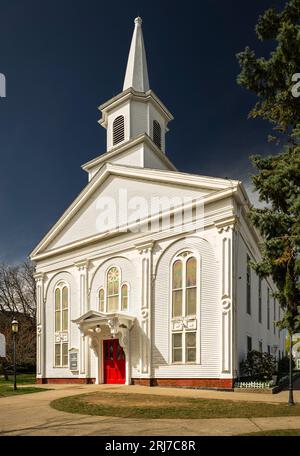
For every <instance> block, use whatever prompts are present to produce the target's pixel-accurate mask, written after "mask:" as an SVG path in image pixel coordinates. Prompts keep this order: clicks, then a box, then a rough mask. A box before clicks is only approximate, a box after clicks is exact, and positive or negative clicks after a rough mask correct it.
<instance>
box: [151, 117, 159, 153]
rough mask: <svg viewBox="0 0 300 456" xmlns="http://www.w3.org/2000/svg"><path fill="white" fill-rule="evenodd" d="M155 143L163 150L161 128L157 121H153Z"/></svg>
mask: <svg viewBox="0 0 300 456" xmlns="http://www.w3.org/2000/svg"><path fill="white" fill-rule="evenodd" d="M153 142H154V144H156V145H157V147H158V148H159V149H161V127H160V125H159V123H158V122H157V120H153Z"/></svg>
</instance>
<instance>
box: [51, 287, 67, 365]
mask: <svg viewBox="0 0 300 456" xmlns="http://www.w3.org/2000/svg"><path fill="white" fill-rule="evenodd" d="M54 296H55V361H54V364H55V367H67V366H68V348H69V345H68V339H69V337H68V330H69V288H68V286H67V284H66V283H65V282H60V283H58V284H57V285H56V287H55V292H54Z"/></svg>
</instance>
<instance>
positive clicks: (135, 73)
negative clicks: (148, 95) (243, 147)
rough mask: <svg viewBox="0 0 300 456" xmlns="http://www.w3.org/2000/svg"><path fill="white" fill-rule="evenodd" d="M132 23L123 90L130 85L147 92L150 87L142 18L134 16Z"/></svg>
mask: <svg viewBox="0 0 300 456" xmlns="http://www.w3.org/2000/svg"><path fill="white" fill-rule="evenodd" d="M134 23H135V27H134V31H133V36H132V40H131V46H130V51H129V56H128V61H127V68H126V74H125V79H124V85H123V90H126V89H128V88H130V87H132V88H133V89H134V90H136V91H138V92H147V91H148V90H149V88H150V87H149V78H148V69H147V60H146V51H145V46H144V39H143V32H142V19H141V18H140V17H136V18H135V20H134Z"/></svg>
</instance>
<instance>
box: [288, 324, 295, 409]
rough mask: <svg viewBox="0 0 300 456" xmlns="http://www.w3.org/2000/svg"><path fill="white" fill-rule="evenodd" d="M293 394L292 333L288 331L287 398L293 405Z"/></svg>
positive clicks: (289, 403)
mask: <svg viewBox="0 0 300 456" xmlns="http://www.w3.org/2000/svg"><path fill="white" fill-rule="evenodd" d="M294 404H295V402H294V395H293V334H292V333H290V362H289V400H288V405H294Z"/></svg>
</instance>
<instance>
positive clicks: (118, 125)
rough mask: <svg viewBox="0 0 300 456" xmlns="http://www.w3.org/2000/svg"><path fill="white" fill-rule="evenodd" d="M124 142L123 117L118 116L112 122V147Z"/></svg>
mask: <svg viewBox="0 0 300 456" xmlns="http://www.w3.org/2000/svg"><path fill="white" fill-rule="evenodd" d="M121 141H124V116H118V117H116V118H115V120H114V122H113V145H115V144H118V143H120V142H121Z"/></svg>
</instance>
